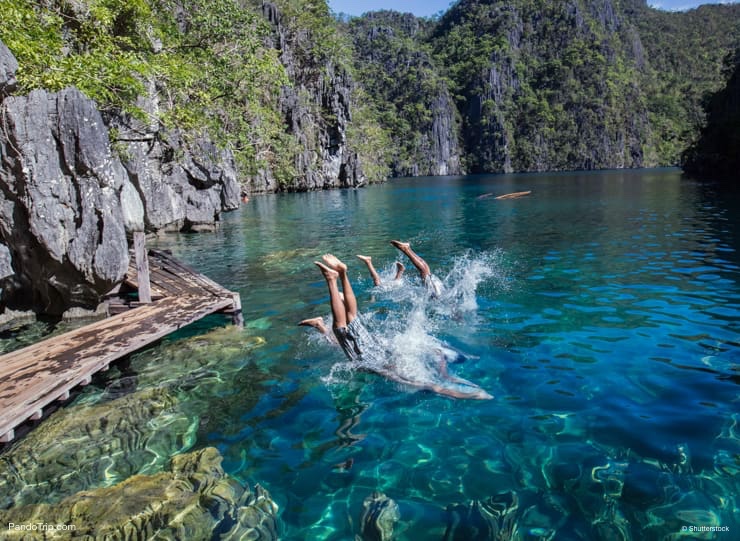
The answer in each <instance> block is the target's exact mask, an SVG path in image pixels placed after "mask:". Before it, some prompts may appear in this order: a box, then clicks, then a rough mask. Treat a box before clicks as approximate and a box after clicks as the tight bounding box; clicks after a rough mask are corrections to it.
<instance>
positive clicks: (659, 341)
mask: <svg viewBox="0 0 740 541" xmlns="http://www.w3.org/2000/svg"><path fill="white" fill-rule="evenodd" d="M521 190H532V192H533V193H532V195H531V196H530V197H526V198H521V199H515V200H508V201H497V200H494V199H493V198H485V199H478V196H480V195H482V194H485V193H489V192H494V193H495V194H503V193H507V192H514V191H521ZM739 221H740V200H738V198H737V196H728V195H726V194H721V193H715V191H714V189H713V188H711V187H705V186H702V185H699V184H697V183H694V182H693V181H691V180H687V179H682V178H681V176H680V172H678V171H675V170H647V171H636V172H605V173H604V172H602V173H588V174H573V173H570V174H547V175H545V174H537V175H506V176H501V175H499V176H471V177H444V178H442V177H440V178H420V179H413V180H407V179H398V180H394V181H392V182H390V183H388V184H386V185H383V186H371V187H368V188H365V189H360V190H341V191H330V192H322V193H306V194H289V195H267V196H258V197H254V198H253V199H252V200H251V201H250V202H249V203H248V204H246V205H243V207H242V208H241V209H240V210H239V211H236V212H233V213H230V214H228V215H226V216H225V219H224V222H223V225H222V227H221V229H220V230H219V231H218V232H217V233H215V234H198V235H172V236H165V237H162V238H160V239H159V240H157V241H156V246H157V247H159V248H168V249H170V250H172V251H173V253H174V254H175V255H176V256H178V257H181V258H183V259H184V260H186V261H187V262H188V263H191V264H192V265H194V266H195V267H196V268H198V269H199V270H202V271H203V272H205V273H206V274H207V275H209V276H210V277H211V278H213V279H215V280H217V281H218V282H220V283H222V284H224V285H225V286H227V287H229V288H232V289H236V290H238V291H240V293H241V295H242V303H243V307H244V316H245V319H246V321H247V328H246V330H245V331H244V333H245V336H247V335H248V336H249V337H250V340H252V341H254V340H255V337H259V338H260V342H259V346H260V347H254V348H252V347H250V348H246V349H245V351H244V353H243V354H239V355H241V356H240V357H239V359H240V361H239V362H237V363H232V364H229V366H228V370H227V367H226V366H225V365H224V366H223V368H222V369H219V365H218V363H216V364H215V365H213V366H211V368H210V369H209V371H208V372H207V373H205V374H201V375H199V376H198V377H199V378H200V379H197V378H196V377H195V376H194V377H193V380H194V382H195V383H193V384H192V385H190V386H184V387H183V386H180V389H181V391H182V392H184V393H186V394H187V393H190V395H191V398H192V406H191V409H190V410H189V411H188V415H189V416H190V417H189V419H190V420H188V421H184V422H183V424H184V425H188V426H191V425H192V426H193V428H192V429H189V431H188V434H189V437H188V438H186V439H185V441H182V442H178V445H181V446H182V448H183V449H186V448H198V447H204V446H215V447H217V448H218V449H219V450H220V451H221V453H222V454H223V455H224V457H225V460H224V466H225V469H226V470H227V471H228V472H229V473H231V474H232V475H234V476H235V477H236V478H238V479H240V480H242V481H244V482H248V483H255V482H259V483H261V484H262V485H263V486H265V487H266V488H267V489H268V490H269V491H270V492H271V494H272V496H273V498H274V499H275V500H276V501H277V503H278V504H279V505H280V508H281V511H280V518H281V528H282V538H283V539H286V540H303V539H310V540H313V539H317V540H337V541H339V540H351V539H353V538H354V535H355V534H357V533H359V527H360V526H359V522H360V516H361V514H362V503H363V500H364V499H365V498H366V497H367V496H368V495H370V494H371V493H372V492H373V491H376V490H377V491H382V492H384V493H385V494H386V495H387V496H389V497H390V498H392V499H393V500H395V501H396V502H397V504H398V506H399V510H400V516H401V518H400V521H399V522H398V524H397V525H396V535H397V539H399V540H404V541H405V540H418V539H424V540H426V539H429V540H442V539H443V538H444V536H445V529H446V527H447V522H448V516H449V515H448V513H447V512H446V508H447V507H448V506H451V505H457V504H469V503H470V502H471V501H472V500H481V501H482V500H487V499H488V498H491V497H493V496H496V495H498V494H503V493H508V492H515V493H516V497H517V499H518V508H517V509H515V510H513V511H512V513H513V514H512V516H513V520H514V521H515V524H516V528H517V531H518V534H517V535H518V537H516V538H518V539H558V540H571V539H584V540H588V539H635V540H637V539H647V540H653V539H656V540H659V539H715V538H716V539H728V540H729V539H735V538H737V535H739V534H738V532H740V513H739V512H738V510H737V508H738V503H739V502H738V494H740V426H739V425H738V423H739V421H740V414H739V413H738V412H739V411H740V393H739V392H738V391H739V390H740V387H738V384H739V383H740V372H739V369H738V366H739V365H740V309H739V308H740V253H739V252H738V248H739V247H740V227H739V225H740V224H739ZM391 239H401V240H408V241H410V242H411V245H412V247H413V248H414V249H415V250H416V251H417V252H418V253H419V254H420V255H422V256H423V257H424V258H425V259H426V260H427V261H428V262H429V264H430V266H431V268H432V270H433V272H434V273H435V274H436V275H437V276H438V277H439V278H440V279H442V280H443V281H444V283H445V286H446V292H447V293H446V294H445V295H443V297H442V298H441V299H439V300H430V299H428V298H427V297H426V296H425V295H424V293H423V290H422V288H421V287H420V285H419V283H418V276H417V275H416V273H415V272H413V268H412V267H411V265H410V264H409V262H408V261H407V260H405V259H403V258H402V257H401V256H400V254H399V253H398V252H397V251H396V250H395V249H394V248H393V247H392V246H391V245H390V244H389V242H388V241H389V240H391ZM326 252H331V253H334V254H336V255H337V256H338V257H340V258H342V259H343V260H345V261H346V262H347V263H348V265H349V266H350V277H351V279H352V282H353V284H354V286H355V292H356V294H357V298H358V301H359V303H360V308H361V311H362V312H363V313H364V315H365V317H366V322H367V325H368V327H369V328H371V330H373V332H374V333H376V334H377V335H378V336H381V337H384V338H385V339H386V340H387V341H388V342H389V344H391V345H392V346H393V348H394V351H395V355H396V356H397V358H396V359H395V361H396V362H397V363H398V364H399V365H401V366H402V367H403V369H404V370H407V371H412V372H413V371H414V370H417V372H415V373H417V374H419V375H420V377H424V376H425V375H428V373H427V372H425V371H424V369H423V367H421V366H420V365H418V364H417V363H419V362H420V361H419V355H418V352H419V350H420V349H422V350H423V349H424V348H425V347H427V346H429V345H430V344H433V343H436V342H435V341H436V340H441V341H445V342H447V343H448V344H450V345H452V346H454V347H456V348H458V349H460V350H462V351H464V352H465V353H467V354H468V358H467V360H465V361H464V362H462V363H456V364H454V365H450V370H451V371H452V372H454V374H456V375H457V376H460V377H462V378H466V379H468V380H471V381H473V382H475V383H476V384H478V385H480V386H481V387H483V388H484V389H486V390H487V391H488V392H489V393H491V394H492V395H494V397H495V398H494V399H493V400H486V401H479V400H454V399H450V398H445V397H443V396H438V395H435V394H432V393H429V392H425V391H415V390H413V389H409V388H405V387H403V386H401V385H399V384H396V383H391V382H388V381H386V380H384V379H382V378H380V377H378V376H375V375H372V374H365V373H361V372H353V371H347V370H345V369H344V368H345V367H346V363H345V360H344V357H343V354H342V352H341V350H339V349H338V348H336V347H334V346H332V345H331V344H329V343H328V342H327V341H326V340H324V339H322V337H321V336H319V335H318V334H317V333H316V332H314V331H312V330H310V329H306V328H303V327H298V326H297V325H296V323H297V322H298V321H300V320H301V319H305V318H308V317H314V316H318V315H320V316H325V317H327V318H328V315H329V307H328V304H327V301H328V294H327V290H326V286H325V283H324V281H323V279H322V278H321V275H320V274H319V272H318V271H317V269H316V268H315V266H314V265H313V261H314V260H316V259H318V258H319V257H320V256H321V254H323V253H326ZM355 254H366V255H370V256H372V257H373V260H374V262H375V265H376V267H377V268H378V269H379V270H380V271H381V274H382V275H383V276H384V278H386V279H388V280H390V278H391V277H392V275H393V270H394V262H395V261H396V260H400V261H403V262H404V263H405V264H407V267H408V270H407V273H406V278H405V279H404V280H403V281H402V282H401V283H398V284H393V283H388V284H384V285H383V286H381V287H379V288H375V287H373V284H372V282H371V280H370V278H369V276H368V274H367V272H366V270H365V267H364V265H363V264H362V263H361V262H360V261H359V260H357V259H356V258H355ZM219 323H220V320H218V318H214V319H211V320H208V321H207V322H205V323H203V324H201V325H200V326H197V327H195V328H191V329H189V330H188V332H187V333H186V334H189V335H192V334H197V333H198V332H201V331H202V330H204V329H206V328H207V327H208V326H209V325H217V324H219ZM261 339H264V343H263V342H262V341H261ZM237 351H238V350H237ZM165 361H166V359H162V353H161V351H159V350H156V349H155V350H153V351H151V352H146V353H143V354H141V355H139V356H138V360H137V361H136V363H139V365H146V364H147V363H149V364H150V365H152V366H155V365H157V363H162V362H165ZM178 362H179V361H178ZM137 366H138V365H137ZM214 382H216V383H214ZM97 385H98V388H99V389H98V391H95V390H93V389H91V390H90V391H89V393H91V394H90V397H92V396H94V393H95V392H99V390H101V389H104V388H105V387H106V386H109V387H110V386H112V385H115V384H114V383H113V382H112V380H106V381H99V382H97ZM183 389H184V390H183ZM108 391H110V388H109V389H108ZM88 399H89V400H92V398H88ZM193 419H195V422H193ZM349 458H352V459H353V464H352V467H351V468H350V469H341V468H336V467H335V465H336V464H338V463H343V462H345V461H346V460H347V459H349ZM463 515H464V513H463V514H462V515H460V514H459V516H463ZM471 520H472V519H471ZM463 522H464V520H463ZM701 526H722V527H727V528H729V533H706V532H705V533H701V534H697V533H695V534H690V533H689V532H682V527H687V528H689V527H701ZM471 532H472V530H468V531H467V533H466V530H465V529H464V527H460V528H459V529H458V533H457V534H456V535H454V536H453V535H452V533H450V535H449V536H448V539H450V540H452V539H458V540H459V539H470V540H475V539H484V538H483V537H476V536H475V535H474V534H473V533H471Z"/></svg>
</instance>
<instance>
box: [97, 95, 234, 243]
mask: <svg viewBox="0 0 740 541" xmlns="http://www.w3.org/2000/svg"><path fill="white" fill-rule="evenodd" d="M137 105H138V107H139V108H141V109H142V110H143V111H145V112H146V113H147V117H148V118H157V115H158V114H159V109H160V106H159V98H158V88H157V86H156V84H155V83H154V82H153V81H149V82H148V83H147V95H146V96H142V97H140V98H139V101H138V104H137ZM110 122H111V124H112V126H114V127H115V128H116V130H117V131H118V134H119V135H118V141H117V142H116V146H117V147H118V148H121V149H122V152H121V155H122V159H123V164H124V167H125V168H126V171H127V173H128V176H129V178H130V179H131V182H132V183H133V186H134V188H135V191H136V193H137V194H138V195H139V196H140V199H141V200H142V201H143V204H144V213H143V214H144V222H145V227H146V229H147V230H148V231H159V230H165V231H167V230H176V231H179V230H209V229H212V228H213V225H214V224H215V223H216V222H218V221H219V219H220V215H221V212H222V211H224V210H233V209H236V208H238V207H239V194H240V191H241V188H240V185H239V182H238V180H237V172H236V165H235V162H234V156H233V154H232V153H231V152H230V151H229V150H225V149H219V148H218V147H217V146H216V145H215V144H214V143H213V142H211V141H210V140H208V139H206V138H204V137H199V138H196V139H195V140H194V141H192V142H186V141H185V139H184V138H183V137H182V135H181V134H180V133H177V132H174V131H171V132H166V131H163V130H162V129H161V128H160V125H159V123H157V122H155V121H152V122H149V123H144V122H142V121H140V120H138V119H136V118H131V117H126V116H116V117H112V118H111V119H110ZM122 201H123V198H122Z"/></svg>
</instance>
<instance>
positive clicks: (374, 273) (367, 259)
mask: <svg viewBox="0 0 740 541" xmlns="http://www.w3.org/2000/svg"><path fill="white" fill-rule="evenodd" d="M357 258H358V259H360V260H361V261H364V262H365V265H367V270H369V271H370V276H371V277H372V279H373V283H374V284H375V286H376V287H377V286H379V285H380V284H381V283H382V280H381V279H380V275H379V274H378V271H376V270H375V267H374V266H373V258H372V257H370V256H368V255H358V256H357ZM404 270H406V267H404V266H403V263H401V262H400V261H396V276H395V277H394V278H393V280H400V279H401V277H402V276H403V271H404Z"/></svg>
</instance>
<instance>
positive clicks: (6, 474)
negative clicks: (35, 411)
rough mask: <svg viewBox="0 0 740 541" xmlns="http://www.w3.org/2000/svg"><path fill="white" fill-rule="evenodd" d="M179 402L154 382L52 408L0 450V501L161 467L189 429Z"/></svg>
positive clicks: (49, 497)
mask: <svg viewBox="0 0 740 541" xmlns="http://www.w3.org/2000/svg"><path fill="white" fill-rule="evenodd" d="M176 404H177V399H176V398H175V396H174V395H173V394H172V393H170V392H168V391H166V390H163V389H156V388H155V389H148V390H144V391H141V392H137V393H134V394H130V395H127V396H124V397H122V398H119V399H116V400H112V401H109V402H104V403H102V404H95V405H92V406H79V407H74V408H73V410H72V411H69V410H67V409H63V410H59V411H57V412H55V413H54V414H52V416H51V417H49V419H47V420H46V421H44V423H43V424H42V425H41V426H39V427H38V429H37V430H34V431H32V432H31V433H30V434H29V435H28V436H26V437H25V438H24V439H22V440H20V441H19V442H18V443H17V444H16V445H14V446H13V447H11V448H10V449H9V450H7V451H6V452H5V453H4V454H2V455H0V508H7V507H10V506H17V505H23V504H28V503H31V502H36V501H40V500H42V499H43V500H44V501H56V500H58V499H59V498H63V497H66V496H69V495H70V494H73V493H75V492H77V491H80V490H84V489H88V488H90V487H91V486H93V487H94V486H101V485H109V484H111V483H113V482H116V481H121V480H123V479H125V478H127V477H129V476H131V475H134V474H136V473H141V472H142V471H156V470H157V468H160V469H161V468H162V466H163V465H164V464H165V463H166V462H167V460H168V459H169V457H170V456H172V455H174V454H175V453H177V452H178V451H180V450H182V448H183V446H184V445H183V442H184V441H186V440H187V437H186V435H187V434H188V432H189V431H190V430H191V427H190V425H191V423H190V422H189V421H188V419H187V418H185V417H184V416H182V415H178V414H177V413H176V412H175V411H174V409H173V408H174V406H175V405H176Z"/></svg>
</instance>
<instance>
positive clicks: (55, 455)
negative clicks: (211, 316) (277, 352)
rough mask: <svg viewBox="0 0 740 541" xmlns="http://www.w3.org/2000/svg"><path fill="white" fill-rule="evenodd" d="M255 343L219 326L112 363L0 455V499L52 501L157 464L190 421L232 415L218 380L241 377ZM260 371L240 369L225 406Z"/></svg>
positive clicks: (253, 385) (201, 426) (242, 403)
mask: <svg viewBox="0 0 740 541" xmlns="http://www.w3.org/2000/svg"><path fill="white" fill-rule="evenodd" d="M262 344H264V339H262V338H259V337H252V336H248V335H246V333H245V332H244V331H243V330H240V329H237V328H235V327H233V326H229V327H225V328H222V329H216V330H214V331H211V332H209V333H205V334H202V335H198V336H194V337H191V338H188V339H184V340H178V341H175V342H171V343H166V344H164V345H162V346H160V347H157V348H152V349H149V350H147V351H144V352H142V353H139V354H136V355H134V356H132V358H131V359H130V361H129V362H128V363H127V364H125V363H124V364H120V363H119V364H116V365H113V366H112V367H111V369H110V370H109V371H108V372H105V373H102V374H100V375H99V376H98V377H97V378H96V381H95V384H94V385H90V386H88V387H86V388H85V390H84V392H83V393H82V394H81V395H80V396H79V397H78V398H77V399H76V402H75V403H73V404H70V405H68V406H66V407H64V408H62V409H59V410H57V411H56V412H54V413H53V414H52V415H51V416H49V418H48V419H45V420H44V421H43V422H42V423H41V424H40V425H39V426H38V427H36V429H35V430H33V431H31V432H30V433H29V434H28V435H27V436H25V437H24V438H23V439H21V440H18V441H17V442H16V443H14V444H13V445H12V446H10V447H9V448H8V449H6V450H5V451H4V452H3V454H1V455H0V509H2V508H8V507H12V506H20V505H29V504H34V503H38V502H44V503H49V502H56V501H59V500H60V499H62V498H65V497H68V496H70V495H72V494H74V493H76V492H79V491H81V490H90V489H95V488H98V487H101V486H109V485H111V484H113V483H117V482H120V481H123V480H124V479H126V478H128V477H130V476H132V475H136V474H152V473H156V472H159V471H161V470H162V469H163V467H164V466H165V464H166V463H167V461H168V460H169V459H170V457H172V456H174V455H176V454H178V453H182V452H184V451H187V450H188V449H190V448H191V447H192V446H193V444H194V442H195V441H196V439H197V434H198V431H200V430H205V431H208V430H211V428H210V426H209V424H210V423H214V422H219V423H221V422H225V421H224V418H228V419H229V420H230V422H236V421H233V420H231V419H232V416H230V415H229V414H228V411H224V410H226V409H227V407H228V403H227V401H225V400H224V399H223V396H222V394H221V393H222V391H223V382H224V381H228V382H231V381H233V379H234V378H243V377H245V373H244V371H243V367H244V364H245V363H247V362H249V359H250V357H251V356H250V355H249V352H250V351H251V350H253V349H254V348H256V347H259V346H261V345H262ZM265 378H266V376H264V375H261V374H259V373H256V372H254V371H250V373H249V381H248V383H245V385H244V386H243V389H242V393H239V395H235V396H234V397H233V399H234V400H235V401H238V405H236V406H234V408H239V409H243V410H246V409H249V408H250V407H251V406H253V405H254V404H255V403H256V402H257V401H258V400H259V398H260V396H262V395H263V393H264V390H263V388H262V383H263V381H264V379H265ZM214 401H217V402H218V406H219V407H218V408H213V407H212V406H213V403H214ZM204 412H207V413H204ZM234 417H235V416H234ZM219 429H223V426H219Z"/></svg>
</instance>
